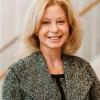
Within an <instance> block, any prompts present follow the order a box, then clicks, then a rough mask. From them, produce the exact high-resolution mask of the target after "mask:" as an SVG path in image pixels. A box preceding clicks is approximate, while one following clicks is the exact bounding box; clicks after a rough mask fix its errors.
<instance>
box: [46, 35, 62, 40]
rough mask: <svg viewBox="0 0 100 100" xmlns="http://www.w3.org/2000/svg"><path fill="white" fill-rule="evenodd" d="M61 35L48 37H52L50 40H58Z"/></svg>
mask: <svg viewBox="0 0 100 100" xmlns="http://www.w3.org/2000/svg"><path fill="white" fill-rule="evenodd" d="M61 37H62V36H48V38H49V39H52V40H58V39H60V38H61Z"/></svg>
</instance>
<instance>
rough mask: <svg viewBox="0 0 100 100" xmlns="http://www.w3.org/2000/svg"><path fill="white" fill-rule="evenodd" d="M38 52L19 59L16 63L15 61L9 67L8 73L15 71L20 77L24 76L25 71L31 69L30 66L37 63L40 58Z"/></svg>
mask: <svg viewBox="0 0 100 100" xmlns="http://www.w3.org/2000/svg"><path fill="white" fill-rule="evenodd" d="M38 55H39V54H38V53H31V54H30V55H28V56H27V57H25V58H22V59H19V60H18V61H16V62H15V63H13V64H12V65H11V66H10V67H9V68H8V72H7V73H9V72H10V73H11V72H12V73H14V74H15V75H16V76H18V77H22V75H23V73H24V72H25V71H26V70H28V69H30V67H34V66H35V63H36V61H37V59H38Z"/></svg>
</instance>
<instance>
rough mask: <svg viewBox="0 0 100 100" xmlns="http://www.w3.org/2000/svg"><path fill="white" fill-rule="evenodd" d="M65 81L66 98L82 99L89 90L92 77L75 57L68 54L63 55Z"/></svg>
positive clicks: (71, 99)
mask: <svg viewBox="0 0 100 100" xmlns="http://www.w3.org/2000/svg"><path fill="white" fill-rule="evenodd" d="M63 61H64V66H65V67H64V71H65V82H66V91H67V99H68V100H84V99H85V97H86V95H87V94H88V92H89V89H90V87H91V84H92V82H93V79H92V78H91V77H90V75H89V72H87V71H86V69H85V66H83V65H82V64H80V63H81V62H79V61H78V60H77V59H76V60H75V59H72V57H70V56H66V55H65V56H63ZM87 67H89V66H87Z"/></svg>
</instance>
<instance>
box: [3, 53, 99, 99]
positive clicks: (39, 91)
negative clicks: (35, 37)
mask: <svg viewBox="0 0 100 100" xmlns="http://www.w3.org/2000/svg"><path fill="white" fill-rule="evenodd" d="M62 60H63V62H64V75H65V84H66V93H65V94H66V100H100V83H99V81H98V79H97V77H96V75H95V73H94V71H93V69H92V68H91V66H90V64H89V63H88V62H87V61H85V60H84V59H82V58H80V57H77V56H72V55H66V54H62ZM56 88H57V86H56V84H55V83H54V82H53V79H52V78H51V75H50V74H49V72H48V68H47V64H46V61H45V59H44V57H43V55H42V53H41V52H35V53H32V54H31V55H29V56H27V57H25V58H23V59H20V60H19V61H17V62H16V63H14V64H12V66H11V67H10V68H9V70H8V73H7V76H6V78H5V81H4V84H3V86H2V99H3V100H61V98H60V93H59V92H57V89H56Z"/></svg>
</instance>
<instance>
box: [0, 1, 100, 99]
mask: <svg viewBox="0 0 100 100" xmlns="http://www.w3.org/2000/svg"><path fill="white" fill-rule="evenodd" d="M31 1H32V0H0V100H2V99H1V86H2V84H3V79H4V76H5V73H6V70H7V69H8V67H9V66H10V65H11V64H12V63H13V62H14V61H15V60H16V52H18V50H19V46H20V41H19V37H20V35H21V34H22V32H23V19H24V16H25V13H26V10H27V8H28V6H29V4H30V3H31ZM34 1H36V0H34ZM71 1H72V4H73V6H74V8H75V9H76V11H77V13H78V14H79V18H80V21H81V24H82V28H83V31H84V38H83V41H82V45H81V48H80V49H79V51H78V52H77V53H76V55H78V56H80V57H83V58H85V59H86V60H87V61H89V62H90V63H91V65H92V67H93V68H94V70H95V72H96V74H97V76H98V78H99V79H100V0H71Z"/></svg>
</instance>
